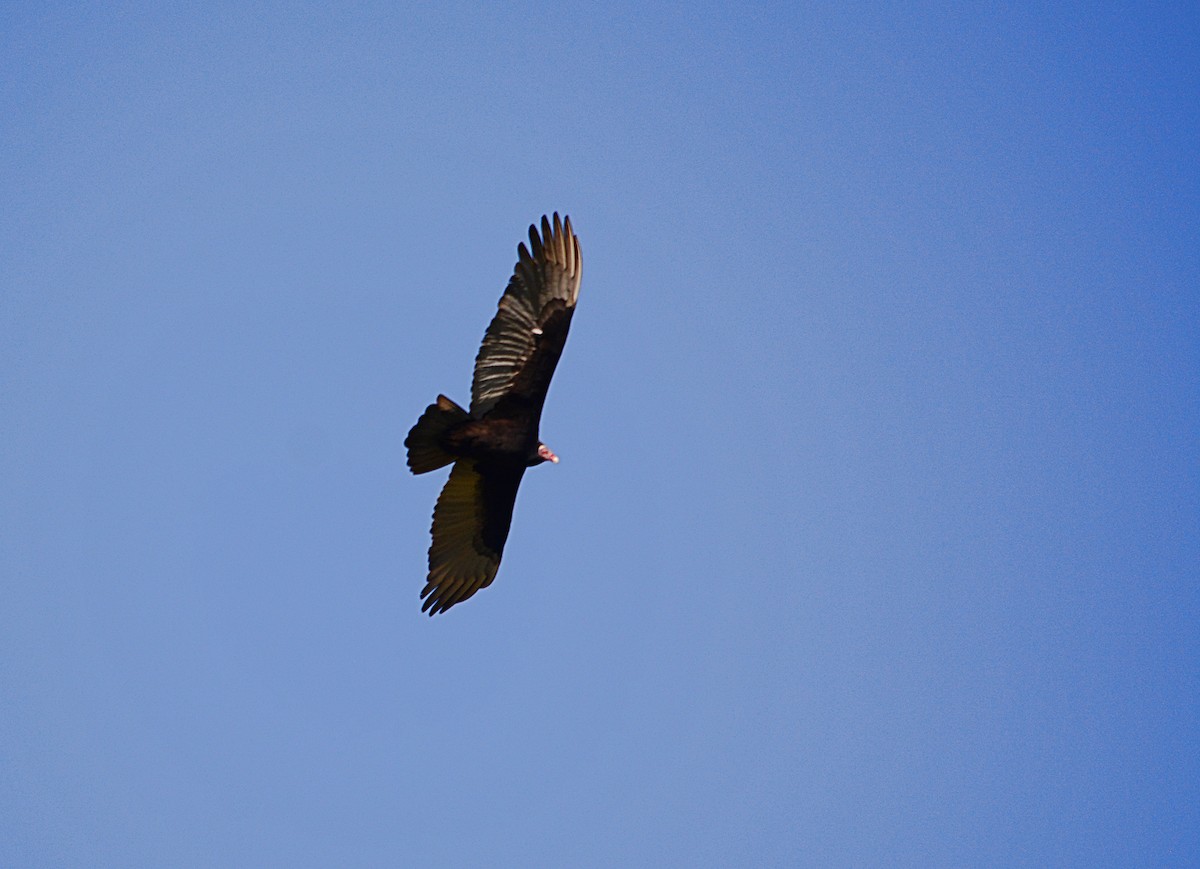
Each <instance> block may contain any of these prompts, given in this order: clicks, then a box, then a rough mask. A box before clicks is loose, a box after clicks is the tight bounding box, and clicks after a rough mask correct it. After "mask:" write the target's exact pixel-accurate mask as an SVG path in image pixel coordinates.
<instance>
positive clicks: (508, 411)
mask: <svg viewBox="0 0 1200 869" xmlns="http://www.w3.org/2000/svg"><path fill="white" fill-rule="evenodd" d="M582 269H583V261H582V260H581V259H580V257H579V239H578V238H576V237H575V233H574V232H572V231H571V218H569V217H568V218H567V219H566V220H564V221H560V220H559V219H558V214H557V213H556V214H555V215H554V222H553V224H551V222H550V221H549V220H547V219H546V217H544V216H543V217H542V233H541V237H540V238H539V237H538V230H537V227H536V226H530V227H529V247H528V248H526V247H525V244H524V242H522V243H521V244H520V245H518V246H517V264H516V266H515V267H514V268H513V275H512V277H511V278H509V281H508V287H507V289H505V291H504V295H503V296H501V297H500V305H499V310H498V311H497V312H496V316H495V317H494V318H492V322H491V325H489V326H488V328H487V332H486V333H484V336H483V345H482V346H481V347H480V348H479V355H478V356H476V357H475V377H474V379H473V380H472V382H471V409H470V410H469V411H466V410H463V409H462V408H461V407H459V406H458V405H457V404H455V403H454V402H453V401H451V400H450V399H448V398H446V396H444V395H439V396H438V397H437V401H436V402H434V403H433V404H431V405H429V407H427V408H426V409H425V412H424V413H423V414H421V418H420V419H418V420H417V424H416V425H414V426H413V427H412V431H410V432H409V433H408V437H407V438H406V439H405V441H404V445H405V446H406V447H407V448H408V467H409V468H410V469H411V470H412V472H413V473H414V474H424V473H426V472H427V471H433V470H436V469H437V468H440V467H443V466H445V465H448V464H450V463H451V462H453V463H454V467H453V468H452V469H451V470H450V479H449V480H447V481H446V486H445V488H443V489H442V494H441V495H440V496H439V497H438V500H437V506H436V507H434V509H433V528H432V533H433V543H432V544H430V546H429V579H428V581H427V582H426V583H425V588H424V590H423V591H422V592H421V598H422V599H423V600H424V601H425V603H424V604H423V605H422V606H421V611H422V612H425V611H428V612H429V614H430V615H431V616H432V615H434V614H435V613H439V612H445V611H446V610H448V609H450V607H452V606H454V605H455V604H456V603H461V602H462V601H464V600H466V599H467V598H469V597H470V596H471V595H473V594H475V592H477V591H479V589H481V588H486V587H487V586H489V585H491V583H492V580H493V579H495V578H496V571H497V570H498V569H499V567H500V556H501V554H502V553H503V552H504V541H505V540H507V539H508V529H509V526H510V525H511V524H512V513H513V504H514V502H515V501H516V498H517V487H518V486H520V485H521V477H522V475H524V473H525V469H526V468H530V467H533V466H534V465H540V464H541V463H542V462H558V456H556V455H554V453H552V452H551V451H550V448H549V447H547V446H546V445H545V444H544V443H542V442H541V441H540V440H538V423H539V422H540V421H541V418H542V404H543V403H544V402H545V401H546V390H547V389H549V387H550V378H551V377H552V376H554V368H555V366H556V365H558V358H559V356H561V355H562V351H563V345H564V344H566V341H567V330H568V329H569V328H570V326H571V315H572V314H574V313H575V300H576V299H577V298H578V297H579V280H580V277H581V275H582Z"/></svg>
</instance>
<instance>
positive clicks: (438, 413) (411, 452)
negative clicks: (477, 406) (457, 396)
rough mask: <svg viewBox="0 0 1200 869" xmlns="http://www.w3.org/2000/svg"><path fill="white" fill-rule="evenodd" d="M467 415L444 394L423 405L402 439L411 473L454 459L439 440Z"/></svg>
mask: <svg viewBox="0 0 1200 869" xmlns="http://www.w3.org/2000/svg"><path fill="white" fill-rule="evenodd" d="M467 418H468V414H467V412H466V411H465V410H463V409H462V408H461V407H459V406H458V405H457V404H455V403H454V402H453V401H451V400H450V399H448V398H446V396H444V395H439V396H438V397H437V401H435V402H434V403H433V404H431V405H429V407H427V408H425V412H424V413H423V414H421V418H420V419H418V420H417V424H416V425H414V426H413V427H412V431H410V432H409V433H408V437H407V438H405V439H404V445H405V446H406V447H408V466H409V468H411V469H412V472H413V473H414V474H424V473H426V472H427V471H436V470H437V469H438V468H440V467H443V466H444V465H448V464H450V463H451V462H452V461H454V458H455V457H454V456H452V455H451V454H450V453H448V452H446V451H445V450H444V449H443V448H442V445H441V444H440V443H439V441H440V440H441V437H442V435H443V434H444V433H445V432H446V430H447V429H450V428H452V427H454V426H455V425H457V424H458V423H460V422H463V421H465V420H466V419H467Z"/></svg>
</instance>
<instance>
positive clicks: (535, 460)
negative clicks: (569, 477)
mask: <svg viewBox="0 0 1200 869" xmlns="http://www.w3.org/2000/svg"><path fill="white" fill-rule="evenodd" d="M542 462H553V463H554V464H556V465H557V464H558V456H556V455H554V453H553V452H552V451H551V449H550V447H548V446H546V445H545V444H544V443H541V442H540V441H539V442H538V445H537V452H536V453H534V455H533V457H532V458H530V460H529V467H531V468H532V467H533V466H534V465H540V464H541V463H542Z"/></svg>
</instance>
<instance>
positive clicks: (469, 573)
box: [421, 459, 525, 615]
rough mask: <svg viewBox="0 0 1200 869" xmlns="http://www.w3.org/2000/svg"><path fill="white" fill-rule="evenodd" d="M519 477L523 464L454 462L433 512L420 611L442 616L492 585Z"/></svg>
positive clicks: (519, 482)
mask: <svg viewBox="0 0 1200 869" xmlns="http://www.w3.org/2000/svg"><path fill="white" fill-rule="evenodd" d="M524 473H525V467H524V466H523V465H515V464H500V463H496V462H483V461H471V460H469V459H460V460H459V461H457V462H455V464H454V468H453V469H452V470H451V471H450V479H448V480H447V481H446V485H445V487H444V488H443V489H442V494H441V495H440V496H438V501H437V506H436V507H434V510H433V529H432V530H433V543H432V544H430V546H429V580H428V582H427V583H426V584H425V589H424V590H423V591H422V592H421V597H422V598H423V599H424V600H425V603H424V604H423V605H422V606H421V611H422V612H425V611H428V612H429V614H430V615H434V614H435V613H439V612H445V611H446V610H448V609H450V607H452V606H454V605H455V604H456V603H461V602H462V601H464V600H466V599H467V598H469V597H470V596H471V595H473V594H474V593H475V592H477V591H479V589H481V588H487V587H488V586H489V585H491V584H492V580H493V579H495V578H496V571H497V570H499V569H500V556H501V555H502V554H503V553H504V541H505V540H507V539H508V529H509V526H510V525H511V524H512V512H513V504H514V503H515V502H516V499H517V489H518V487H519V486H520V485H521V477H522V476H523V475H524Z"/></svg>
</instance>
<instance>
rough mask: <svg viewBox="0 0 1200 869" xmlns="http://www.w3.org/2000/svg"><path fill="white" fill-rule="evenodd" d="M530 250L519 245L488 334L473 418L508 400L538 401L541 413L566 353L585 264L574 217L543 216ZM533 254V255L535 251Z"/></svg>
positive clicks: (475, 389) (482, 350)
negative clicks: (557, 367) (573, 227)
mask: <svg viewBox="0 0 1200 869" xmlns="http://www.w3.org/2000/svg"><path fill="white" fill-rule="evenodd" d="M529 245H530V246H529V248H526V247H525V245H524V243H522V244H521V245H519V246H518V247H517V257H518V259H517V264H516V266H515V267H514V268H513V275H512V278H510V279H509V282H508V288H507V289H506V290H505V291H504V295H503V296H501V297H500V306H499V310H498V311H497V312H496V316H495V317H494V318H493V319H492V322H491V325H489V326H488V328H487V332H486V333H485V334H484V336H483V345H482V346H481V347H480V348H479V355H478V356H477V357H476V358H475V378H474V380H473V381H472V383H471V415H472V416H474V417H476V418H478V417H481V416H483V415H484V414H485V413H487V412H488V411H489V410H491V409H492V408H493V407H494V406H495V405H496V404H497V403H498V402H500V401H501V400H502V399H504V398H505V397H506V396H513V397H520V398H522V399H528V400H531V401H533V402H534V403H535V404H536V406H537V409H538V410H539V412H540V410H541V405H542V401H543V400H544V399H545V397H546V390H547V388H549V386H550V378H551V377H552V376H553V375H554V368H555V366H556V365H557V364H558V357H559V356H560V355H561V354H562V348H563V344H564V343H565V342H566V340H567V330H568V328H569V327H570V325H571V315H572V314H573V313H574V311H575V302H576V300H577V299H578V298H579V282H580V279H581V278H582V275H583V260H582V259H581V258H580V255H579V239H578V238H577V237H576V236H575V233H574V232H573V231H572V229H571V218H569V217H568V218H567V219H566V221H565V222H564V221H560V220H559V219H558V214H555V215H554V223H553V225H551V223H550V221H549V220H548V219H547V218H545V217H543V218H542V233H541V237H540V238H539V236H538V231H537V227H536V226H530V227H529ZM531 251H532V252H531Z"/></svg>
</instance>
